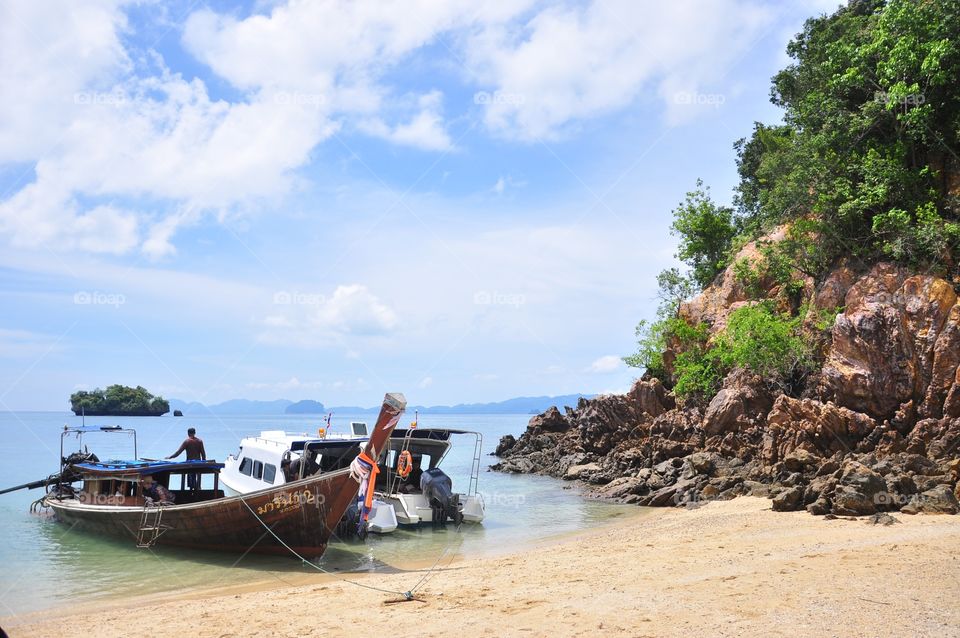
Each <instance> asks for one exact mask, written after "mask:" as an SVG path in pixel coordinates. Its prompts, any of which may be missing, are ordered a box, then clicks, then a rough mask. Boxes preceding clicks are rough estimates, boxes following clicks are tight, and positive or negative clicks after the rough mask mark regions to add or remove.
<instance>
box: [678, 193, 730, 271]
mask: <svg viewBox="0 0 960 638" xmlns="http://www.w3.org/2000/svg"><path fill="white" fill-rule="evenodd" d="M670 229H671V232H673V233H674V234H675V235H678V236H679V237H680V246H679V251H678V253H677V257H678V258H679V259H680V260H682V261H684V262H685V263H686V264H687V265H689V266H690V270H691V277H692V278H693V280H694V281H695V282H696V283H697V284H699V285H700V286H701V287H704V286H708V285H710V282H711V281H713V279H714V277H716V276H717V274H718V273H720V271H722V270H723V269H724V267H725V266H726V262H727V253H728V252H729V249H730V240H731V239H733V236H734V235H736V229H735V227H734V225H733V209H732V208H727V207H725V206H717V205H716V204H715V203H714V202H713V200H712V199H710V193H709V189H707V188H705V187H704V186H703V182H702V181H701V180H697V188H696V190H693V191H690V192H689V193H687V198H686V200H684V202H683V203H682V204H680V206H678V207H677V208H676V210H674V211H673V224H672V225H671V227H670Z"/></svg>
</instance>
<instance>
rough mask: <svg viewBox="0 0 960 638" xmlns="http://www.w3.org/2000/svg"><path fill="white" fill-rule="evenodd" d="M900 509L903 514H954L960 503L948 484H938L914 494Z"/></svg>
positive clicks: (959, 508)
mask: <svg viewBox="0 0 960 638" xmlns="http://www.w3.org/2000/svg"><path fill="white" fill-rule="evenodd" d="M900 511H901V512H903V513H904V514H921V513H923V514H956V513H957V512H958V511H960V503H958V502H957V497H956V496H955V495H954V493H953V492H952V491H951V490H950V487H949V486H947V485H938V486H937V487H935V488H933V489H932V490H927V491H926V492H923V493H921V494H915V495H914V496H913V498H911V499H910V502H909V503H907V504H906V505H904V506H903V507H902V508H900Z"/></svg>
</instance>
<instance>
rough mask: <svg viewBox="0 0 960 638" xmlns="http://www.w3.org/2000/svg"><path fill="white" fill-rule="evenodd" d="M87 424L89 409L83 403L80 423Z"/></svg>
mask: <svg viewBox="0 0 960 638" xmlns="http://www.w3.org/2000/svg"><path fill="white" fill-rule="evenodd" d="M86 424H87V411H86V409H84V407H83V406H82V405H81V406H80V425H86Z"/></svg>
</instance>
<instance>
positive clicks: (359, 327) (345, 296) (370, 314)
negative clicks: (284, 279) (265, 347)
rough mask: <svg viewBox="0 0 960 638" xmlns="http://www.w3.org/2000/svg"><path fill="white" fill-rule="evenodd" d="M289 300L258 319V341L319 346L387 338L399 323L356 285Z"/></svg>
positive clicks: (377, 301) (389, 312)
mask: <svg viewBox="0 0 960 638" xmlns="http://www.w3.org/2000/svg"><path fill="white" fill-rule="evenodd" d="M291 301H293V302H294V303H289V302H288V303H284V304H283V305H281V306H278V307H277V312H275V313H273V314H270V315H267V316H266V317H265V318H263V319H262V320H261V324H262V325H263V327H264V328H265V330H264V331H263V332H262V333H261V335H260V339H261V341H264V342H266V343H271V344H275V345H298V346H302V347H323V346H328V345H331V344H335V343H339V344H345V343H349V342H352V340H354V339H366V338H374V337H383V336H387V335H389V334H391V333H392V332H393V331H394V330H395V329H396V328H397V326H398V324H399V320H398V318H397V315H396V312H395V311H394V310H393V308H391V307H390V306H389V305H387V304H386V303H384V302H383V301H381V300H380V299H379V298H378V297H377V296H376V295H374V294H373V293H372V292H370V291H369V290H368V289H367V287H366V286H363V285H360V284H351V285H343V286H337V288H336V290H334V292H333V294H332V295H330V296H329V297H326V296H315V297H312V298H310V299H306V302H307V303H302V304H301V303H296V301H297V300H296V299H292V300H291Z"/></svg>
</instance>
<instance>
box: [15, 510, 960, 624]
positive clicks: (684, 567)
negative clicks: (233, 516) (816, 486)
mask: <svg viewBox="0 0 960 638" xmlns="http://www.w3.org/2000/svg"><path fill="white" fill-rule="evenodd" d="M638 514H639V515H638V516H629V517H627V518H626V519H619V520H616V521H613V522H611V523H609V524H605V525H603V526H600V527H598V528H593V529H590V530H586V531H581V532H576V533H572V534H567V535H562V536H561V537H560V538H557V539H553V541H546V542H545V543H543V544H540V545H538V546H534V547H532V548H529V549H524V550H522V551H519V552H512V553H509V554H506V555H502V556H497V557H479V558H462V557H459V556H456V555H454V556H453V557H451V558H448V557H444V558H443V559H442V560H441V561H440V564H439V565H438V567H437V569H436V570H435V571H433V572H432V573H429V574H427V575H426V579H425V582H424V583H423V586H422V588H421V589H420V590H418V592H417V593H418V594H420V595H421V596H422V602H407V603H403V604H385V602H386V601H387V600H390V599H391V598H393V599H395V598H396V596H393V595H390V594H384V593H381V592H377V591H372V590H369V589H363V588H361V587H356V586H354V585H351V584H349V583H346V582H343V581H342V580H340V579H342V578H344V577H346V578H349V579H351V580H353V581H356V582H358V583H361V584H363V585H366V586H371V587H382V588H384V589H389V590H392V591H397V592H402V591H406V590H407V589H409V588H410V587H412V586H413V585H414V583H416V582H418V581H419V580H420V579H421V578H423V577H424V571H423V568H420V569H402V570H400V571H398V572H395V573H382V572H381V573H376V572H375V573H370V574H344V575H339V574H338V575H331V576H327V575H318V576H316V577H309V576H305V577H306V578H307V580H306V581H305V582H304V583H302V584H292V585H291V584H287V585H284V584H278V582H277V580H276V579H274V580H266V581H262V582H258V583H251V584H250V585H249V586H239V587H227V588H221V589H219V590H214V591H203V590H189V591H185V592H184V591H177V592H169V593H168V594H166V595H150V596H136V597H133V598H126V599H123V600H118V601H115V602H113V603H110V604H92V605H91V604H87V605H83V606H81V607H72V608H71V607H61V608H57V609H55V610H52V611H47V612H35V613H32V614H25V615H22V616H17V617H5V618H3V619H2V621H0V622H2V624H3V626H4V628H5V629H6V631H7V632H8V633H9V634H10V636H11V638H17V637H18V636H57V635H64V636H65V635H76V634H77V633H78V632H79V633H81V634H93V635H98V636H101V635H102V636H121V635H124V634H128V633H129V632H130V631H131V629H132V626H131V623H135V626H136V632H137V633H138V635H142V636H151V635H156V636H160V635H169V634H170V633H172V632H173V633H189V634H191V635H200V636H249V635H281V636H288V635H289V636H300V635H303V631H304V629H305V628H309V629H310V630H311V631H310V633H321V632H322V633H325V634H329V635H345V634H347V633H355V631H356V629H357V628H358V627H363V629H364V631H371V630H380V631H396V628H397V627H416V628H417V629H418V630H422V631H425V632H427V633H429V634H431V635H435V634H439V635H453V634H456V633H458V632H459V631H462V630H461V627H462V624H463V621H462V620H460V621H459V622H457V620H456V617H455V616H453V614H451V613H450V612H454V613H458V614H465V615H466V616H467V617H469V618H470V623H471V626H472V627H473V628H474V629H475V632H476V633H478V634H480V635H500V634H503V633H514V634H516V633H520V632H522V633H523V635H545V634H553V635H584V636H586V635H593V634H595V633H597V632H598V631H603V632H605V633H614V634H617V635H658V636H659V635H676V634H683V633H690V632H699V633H705V632H706V633H709V634H712V635H758V636H759V635H763V636H771V635H783V636H795V635H857V634H863V633H865V632H866V633H871V634H876V635H903V634H937V635H960V610H957V609H955V608H953V607H951V606H949V605H944V604H943V601H949V600H951V599H952V598H954V597H955V596H956V595H958V594H960V570H958V569H957V568H958V567H960V557H958V556H957V555H956V548H957V547H960V519H958V518H957V517H953V516H898V518H899V520H900V521H901V523H898V524H894V525H890V526H879V525H871V524H869V523H868V522H866V519H858V520H845V519H837V520H825V519H823V518H817V517H813V516H810V515H809V514H806V513H802V512H795V513H777V512H773V511H771V509H770V501H768V500H766V499H759V498H752V497H741V498H738V499H735V500H733V501H724V502H712V503H709V504H707V505H705V506H703V507H700V508H698V509H695V510H680V509H671V510H663V511H662V513H658V515H656V516H643V515H642V513H640V512H638ZM317 594H319V596H318V595H317ZM325 612H329V613H325Z"/></svg>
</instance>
